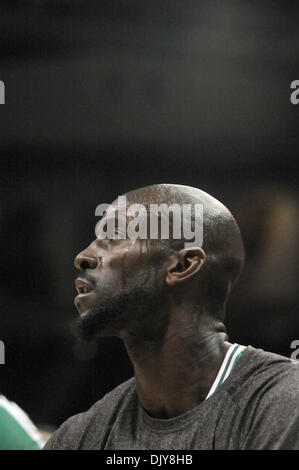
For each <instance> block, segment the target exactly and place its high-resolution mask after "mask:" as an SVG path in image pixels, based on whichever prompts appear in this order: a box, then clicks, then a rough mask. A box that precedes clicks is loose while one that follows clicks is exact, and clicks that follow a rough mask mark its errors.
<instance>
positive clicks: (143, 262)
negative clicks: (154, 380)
mask: <svg viewBox="0 0 299 470" xmlns="http://www.w3.org/2000/svg"><path fill="white" fill-rule="evenodd" d="M109 217H110V216H109V211H108V214H107V215H104V217H103V218H102V220H101V222H100V224H103V225H105V224H106V223H107V220H108V218H109ZM118 237H119V232H118V227H117V226H116V228H115V238H114V239H107V238H105V239H103V238H97V239H96V240H94V242H93V243H91V245H89V246H88V247H87V248H86V249H85V250H83V251H82V252H81V253H79V254H78V255H77V256H76V258H75V266H76V268H77V269H78V270H80V273H79V276H78V278H77V279H76V282H75V284H76V289H77V291H78V295H77V297H76V298H75V305H76V307H77V310H78V312H79V319H78V327H79V331H80V334H81V335H82V336H83V337H84V338H85V339H91V338H93V337H94V336H120V337H123V336H124V335H125V334H126V332H128V331H132V330H133V331H135V332H136V331H138V328H141V329H143V332H144V330H145V329H147V330H148V334H149V335H150V334H151V333H150V331H151V324H152V322H153V315H155V313H157V310H158V308H159V306H160V307H161V304H162V300H163V286H164V279H163V269H161V258H160V260H159V261H157V256H155V251H154V249H153V245H152V244H151V242H150V240H146V239H145V240H140V239H136V240H132V239H129V238H126V239H120V238H118ZM156 326H157V327H159V320H158V322H156Z"/></svg>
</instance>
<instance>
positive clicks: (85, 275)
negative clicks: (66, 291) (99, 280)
mask: <svg viewBox="0 0 299 470" xmlns="http://www.w3.org/2000/svg"><path fill="white" fill-rule="evenodd" d="M76 279H82V281H86V282H89V284H91V285H92V286H93V287H94V286H95V285H96V281H95V279H94V278H93V277H92V276H91V275H90V274H89V273H87V272H86V271H85V272H82V273H80V275H79V276H77V277H76Z"/></svg>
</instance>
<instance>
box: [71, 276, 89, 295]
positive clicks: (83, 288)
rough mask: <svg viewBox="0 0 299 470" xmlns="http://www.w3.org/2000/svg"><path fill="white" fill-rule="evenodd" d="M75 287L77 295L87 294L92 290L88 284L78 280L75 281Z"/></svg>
mask: <svg viewBox="0 0 299 470" xmlns="http://www.w3.org/2000/svg"><path fill="white" fill-rule="evenodd" d="M75 286H76V289H77V292H78V294H79V295H84V294H89V293H90V292H91V291H92V290H93V288H92V286H91V284H89V282H87V281H84V280H83V279H80V278H78V279H76V281H75Z"/></svg>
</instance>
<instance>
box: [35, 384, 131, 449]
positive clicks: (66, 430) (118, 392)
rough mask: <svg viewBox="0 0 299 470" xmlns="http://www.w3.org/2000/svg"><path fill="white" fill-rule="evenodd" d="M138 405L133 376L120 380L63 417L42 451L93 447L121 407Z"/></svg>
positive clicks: (110, 425) (111, 424)
mask: <svg viewBox="0 0 299 470" xmlns="http://www.w3.org/2000/svg"><path fill="white" fill-rule="evenodd" d="M134 407H136V408H137V404H136V400H135V378H134V377H132V378H130V379H128V380H126V381H125V382H123V383H121V384H120V385H118V386H117V387H115V388H114V389H113V390H111V391H110V392H108V393H107V394H106V395H104V397H103V398H101V399H100V400H98V401H97V402H95V403H94V404H93V405H92V406H91V407H90V408H89V409H88V410H87V411H85V412H83V413H79V414H76V415H74V416H72V417H70V418H69V419H68V420H66V421H65V422H64V423H63V424H62V425H61V426H60V427H59V428H58V429H57V431H56V432H55V433H54V434H53V436H52V437H51V438H50V439H49V441H48V442H47V444H46V446H45V447H44V449H45V450H55V449H66V450H67V449H80V448H92V447H93V446H94V445H96V444H98V443H99V442H100V441H104V440H105V435H106V433H107V432H109V429H111V427H112V426H113V424H114V422H115V420H116V417H117V416H118V414H119V413H120V411H121V409H128V408H132V409H133V408H134Z"/></svg>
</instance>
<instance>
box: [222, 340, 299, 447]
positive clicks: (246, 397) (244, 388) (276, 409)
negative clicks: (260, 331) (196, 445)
mask: <svg viewBox="0 0 299 470" xmlns="http://www.w3.org/2000/svg"><path fill="white" fill-rule="evenodd" d="M244 354H245V353H244ZM240 362H241V359H240ZM236 379H237V380H239V386H238V387H236V386H235V388H234V390H233V389H232V386H230V395H231V398H232V399H233V401H234V403H235V405H236V406H237V408H238V410H239V411H240V419H241V421H240V422H241V423H242V427H241V431H240V442H241V448H243V449H298V445H299V362H298V361H295V360H292V359H289V358H287V357H284V356H280V355H278V354H275V353H271V352H267V351H263V350H261V349H255V348H252V347H251V348H249V349H248V350H247V353H246V355H245V356H244V358H243V360H242V363H240V364H239V374H238V376H237V377H236ZM231 385H233V384H231ZM234 385H236V382H235V384H234Z"/></svg>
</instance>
